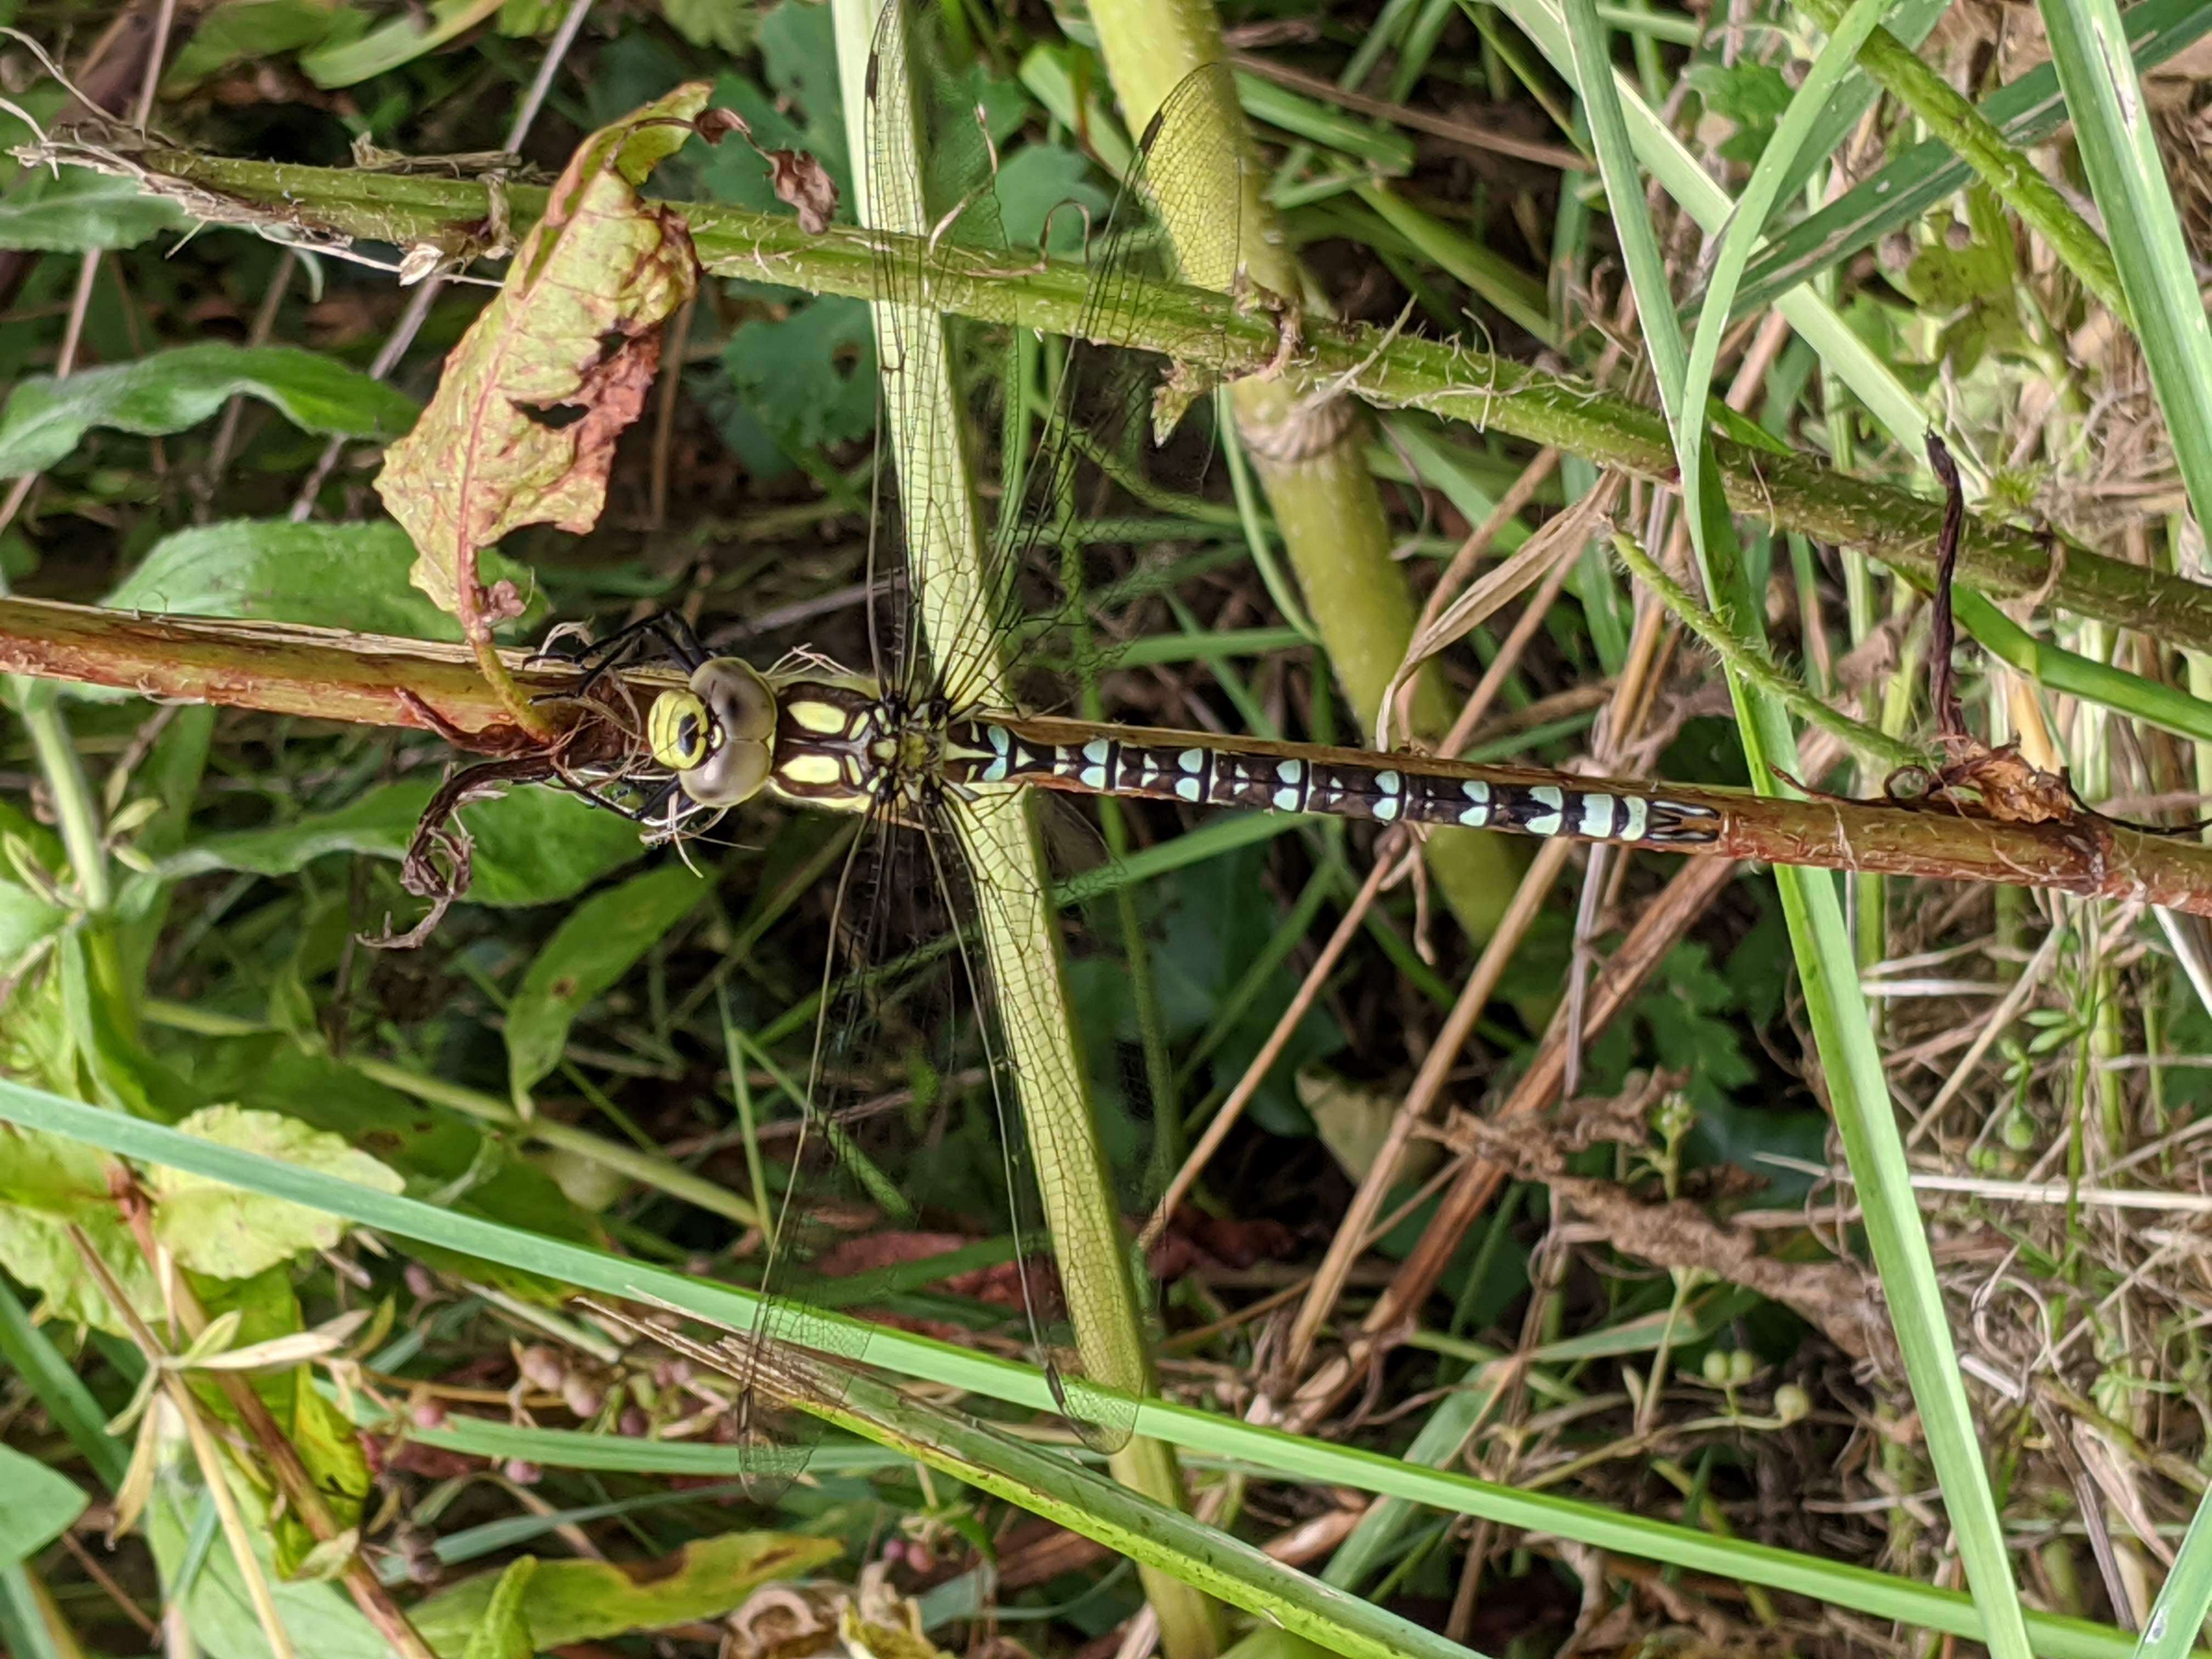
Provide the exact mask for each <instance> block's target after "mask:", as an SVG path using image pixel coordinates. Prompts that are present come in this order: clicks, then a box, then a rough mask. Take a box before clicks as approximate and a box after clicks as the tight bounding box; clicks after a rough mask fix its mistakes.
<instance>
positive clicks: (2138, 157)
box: [2039, 0, 2212, 524]
mask: <svg viewBox="0 0 2212 1659" xmlns="http://www.w3.org/2000/svg"><path fill="white" fill-rule="evenodd" d="M2039 11H2040V13H2041V15H2042V17H2043V24H2044V27H2045V30H2046V31H2047V32H2048V33H2049V35H2050V38H2051V64H2052V66H2053V67H2054V68H2056V69H2057V71H2058V84H2059V85H2060V87H2062V88H2064V90H2065V94H2066V108H2067V112H2068V113H2069V114H2070V115H2071V116H2072V117H2073V120H2074V141H2075V149H2077V150H2079V152H2080V153H2081V167H2082V171H2083V172H2084V173H2087V175H2088V179H2089V190H2090V193H2091V194H2092V195H2093V196H2094V197H2096V200H2097V206H2098V207H2099V209H2100V210H2101V211H2102V212H2103V215H2104V220H2105V228H2106V234H2107V235H2108V236H2110V237H2111V239H2112V258H2113V260H2114V261H2115V263H2116V264H2118V268H2119V279H2120V285H2121V287H2122V288H2123V289H2124V290H2125V292H2126V295H2127V305H2128V309H2129V312H2130V314H2131V316H2132V318H2133V319H2134V323H2135V328H2136V336H2137V337H2138V338H2139V339H2140V340H2141V341H2142V356H2143V367H2144V368H2147V369H2148V370H2149V372H2150V383H2151V389H2152V391H2153V392H2155V393H2156V394H2157V397H2158V403H2159V408H2160V410H2161V411H2162V412H2163V413H2164V415H2165V416H2166V435H2167V438H2168V441H2170V442H2171V443H2172V447H2173V459H2174V465H2175V466H2176V468H2177V469H2178V470H2179V471H2180V474H2181V479H2182V483H2183V484H2184V485H2185V487H2186V488H2187V489H2188V491H2189V499H2190V502H2191V506H2192V507H2194V508H2195V509H2196V513H2197V522H2198V523H2199V524H2207V523H2212V328H2208V327H2207V325H2206V324H2205V319H2204V301H2203V298H2202V297H2201V296H2200V295H2199V294H2198V292H2197V270H2196V265H2195V263H2194V262H2193V260H2192V259H2191V256H2190V252H2189V244H2188V240H2187V239H2186V238H2185V236H2184V234H2183V233H2182V228H2181V217H2180V214H2179V211H2178V210H2176V209H2175V207H2174V203H2173V192H2172V190H2171V189H2170V188H2169V187H2168V186H2167V184H2166V163H2165V160H2164V158H2163V157H2162V156H2161V155H2160V153H2159V146H2158V135H2157V131H2156V128H2155V126H2154V123H2153V121H2152V118H2151V109H2150V106H2149V104H2148V102H2147V101H2146V100H2145V98H2144V95H2143V88H2142V81H2141V80H2140V78H2139V77H2138V76H2136V70H2135V65H2134V64H2133V62H2132V61H2131V60H2130V58H2129V56H2128V46H2127V31H2126V29H2125V28H2124V27H2123V25H2122V24H2121V21H2120V13H2119V8H2118V6H2117V5H2116V4H2114V3H2113V0H2059V3H2045V4H2044V5H2042V6H2040V7H2039Z"/></svg>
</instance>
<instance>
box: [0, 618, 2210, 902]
mask: <svg viewBox="0 0 2212 1659" xmlns="http://www.w3.org/2000/svg"><path fill="white" fill-rule="evenodd" d="M525 661H526V659H525V658H523V657H522V656H521V655H520V654H519V653H507V656H506V657H505V658H504V659H502V660H501V667H502V668H503V669H505V670H507V671H509V672H514V671H517V670H520V692H521V693H523V694H525V695H526V694H527V693H528V692H530V691H532V690H557V689H559V688H560V687H562V685H564V684H571V683H573V681H572V677H571V676H570V675H568V673H567V672H565V671H531V670H529V669H527V668H525V667H523V666H522V665H523V664H524V662H525ZM0 671H4V672H11V673H19V674H36V675H40V676H44V677H46V678H55V679H68V680H77V681H81V682H84V683H86V684H94V685H109V686H119V687H122V688H123V689H125V690H134V691H137V692H138V693H140V694H141V695H142V696H149V697H162V698H169V699H173V700H177V701H180V702H220V703H228V704H230V705H232V706H234V707H238V708H260V709H266V710H268V711H270V713H272V714H306V715H311V716H314V717H317V718H319V719H323V720H353V721H359V722H363V723H368V724H372V725H380V726H410V727H416V728H418V729H424V730H431V731H438V732H441V733H443V734H445V735H447V736H448V737H450V736H452V735H453V734H454V733H459V734H462V735H463V736H465V738H466V740H467V743H468V746H470V747H471V748H473V749H476V750H479V751H480V752H483V753H486V754H495V755H520V754H526V753H529V752H532V750H538V751H543V750H545V748H546V747H547V745H546V744H544V743H543V742H541V741H539V740H538V739H537V738H533V737H532V736H531V735H530V734H529V733H527V732H523V731H521V730H520V729H519V728H518V727H517V726H515V725H514V724H513V721H512V720H511V719H510V718H509V717H508V716H509V710H508V708H507V705H506V704H505V703H504V702H502V701H501V698H500V697H499V696H498V694H497V693H496V692H495V691H494V690H493V689H492V688H491V687H490V686H489V685H487V684H485V682H484V680H483V676H482V675H481V674H480V673H478V672H477V669H476V667H475V665H474V663H473V662H472V661H471V657H470V653H468V652H467V650H466V648H465V647H454V646H439V645H433V644H429V643H427V642H425V641H416V640H395V639H390V638H386V637H384V636H381V635H368V634H343V633H337V632H334V631H331V630H328V629H304V628H295V627H287V626H283V625H277V624H271V623H238V622H218V621H213V620H208V619H201V618H192V617H144V616H140V615H137V614H136V613H133V612H129V611H100V610H94V609H90V608H88V607H85V606H82V605H57V604H53V603H52V602H49V601H42V600H36V599H0ZM1059 724H1066V723H1065V722H1061V723H1059ZM1030 728H1035V729H1036V730H1037V731H1039V732H1046V731H1048V730H1055V729H1057V726H1056V724H1055V723H1054V721H1052V720H1048V719H1043V718H1032V719H1029V720H1025V721H1024V730H1029V729H1030ZM1071 729H1073V728H1071ZM1086 729H1087V728H1086ZM605 730H606V731H607V732H608V733H609V737H610V738H612V737H613V736H614V735H615V734H614V733H613V730H612V728H611V727H607V728H605ZM586 735H589V734H586ZM1173 735H1175V736H1176V737H1177V738H1178V740H1182V741H1188V742H1192V743H1197V744H1201V745H1210V744H1214V743H1215V742H1217V741H1218V740H1216V739H1212V738H1200V737H1199V736H1196V735H1195V734H1188V733H1179V734H1173ZM1239 746H1240V747H1242V748H1248V749H1251V750H1261V751H1267V752H1273V751H1275V750H1281V751H1282V752H1283V753H1285V754H1291V753H1296V754H1297V755H1299V756H1301V757H1316V756H1318V757H1323V758H1326V757H1328V756H1331V755H1334V754H1337V753H1339V752H1340V751H1336V750H1321V749H1318V748H1315V747H1313V746H1310V745H1305V744H1290V745H1285V744H1266V743H1261V742H1258V741H1250V742H1240V744H1239ZM1346 752H1348V751H1346ZM564 758H565V759H566V760H568V762H570V763H576V762H580V761H585V760H588V759H590V758H592V757H590V756H586V755H585V754H582V753H580V752H579V751H577V750H574V748H573V747H572V748H570V749H569V750H568V751H567V753H566V754H565V755H564ZM1450 766H1451V763H1436V766H1435V768H1434V769H1450ZM1468 770H1469V771H1470V774H1471V775H1474V774H1478V773H1479V775H1482V776H1486V777H1492V778H1502V777H1509V776H1512V775H1516V774H1514V773H1513V772H1512V771H1511V769H1503V768H1495V767H1488V768H1480V769H1468ZM1531 776H1533V777H1535V778H1536V779H1537V780H1538V781H1554V779H1553V775H1550V774H1532V775H1531ZM1589 782H1590V784H1591V785H1592V787H1601V788H1602V787H1607V786H1606V784H1605V781H1603V780H1591V781H1589ZM1615 787H1619V788H1620V789H1623V790H1627V791H1631V792H1633V793H1644V794H1648V793H1651V791H1652V788H1653V787H1654V786H1650V785H1645V784H1640V783H1639V784H1621V785H1618V786H1615ZM1658 787H1660V788H1662V789H1663V790H1664V793H1666V794H1667V795H1668V797H1669V798H1671V799H1679V800H1682V801H1686V802H1692V803H1696V804H1700V805H1710V806H1711V807H1713V808H1714V809H1715V810H1716V811H1718V812H1719V813H1720V814H1721V815H1722V820H1723V827H1722V829H1721V833H1720V836H1719V839H1718V840H1717V842H1713V843H1712V844H1711V846H1709V847H1707V848H1701V849H1699V850H1701V851H1705V852H1709V853H1712V854H1720V855H1722V856H1724V857H1729V858H1737V859H1756V860H1762V861H1764V862H1765V863H1769V864H1796V865H1807V866H1814V867H1818V868H1823V869H1830V870H1853V871H1878V872H1884V873H1887V874H1891V875H1903V876H1919V877H1923V878H1932V879H1935V880H1939V881H1986V882H1998V883H2002V884H2007V885H2010V886H2021V887H2055V888H2057V889H2059V890H2063V891H2065V892H2069V893H2074V894H2076V895H2079V896H2083V897H2102V898H2112V899H2129V900H2134V901H2136V902H2141V903H2147V904H2158V905H2164V906H2166V907H2168V908H2172V909H2177V910H2182V911H2185V912H2188V913H2189V914H2191V915H2212V848H2204V847H2203V846H2200V845H2197V843H2195V842H2185V841H2173V840H2166V839H2163V838H2161V837H2159V836H2149V835H2145V834H2143V833H2142V832H2141V831H2140V830H2136V829H2130V828H2128V827H2127V826H2125V825H2124V824H2119V823H2113V822H2112V821H2111V820H2110V819H2106V818H2102V817H2097V816H2096V815H2095V814H2093V813H2088V812H2076V813H2075V814H2074V815H2073V816H2071V817H2067V818H2064V819H2062V820H2059V821H2057V822H2051V823H2001V822H1997V821H1995V820H1993V819H1990V818H1983V817H1967V816H1966V815H1965V814H1964V813H1962V812H1960V811H1956V810H1954V809H1952V808H1950V807H1948V806H1946V805H1942V803H1941V802H1940V801H1939V802H1936V803H1931V804H1929V805H1924V806H1922V807H1920V808H1918V809H1917V810H1915V809H1909V808H1906V807H1903V806H1897V805H1888V804H1886V803H1868V802H1857V801H1837V800H1811V801H1806V800H1782V799H1771V798H1763V797H1758V796H1752V795H1746V794H1741V793H1730V792H1727V791H1722V790H1713V789H1702V788H1697V787H1690V786H1681V787H1677V786H1674V785H1671V784H1668V785H1663V786H1658Z"/></svg>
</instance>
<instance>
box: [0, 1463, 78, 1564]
mask: <svg viewBox="0 0 2212 1659" xmlns="http://www.w3.org/2000/svg"><path fill="white" fill-rule="evenodd" d="M0 1492H5V1493H7V1494H8V1501H7V1502H6V1503H4V1504H0V1567H12V1566H14V1565H15V1564H16V1563H17V1562H19V1561H27V1560H29V1559H31V1557H33V1555H35V1554H37V1553H39V1552H40V1550H42V1549H44V1548H46V1546H47V1545H49V1544H51V1543H52V1542H53V1541H54V1540H55V1539H57V1538H58V1537H60V1536H61V1535H62V1534H64V1532H66V1531H68V1530H69V1527H70V1522H73V1521H75V1520H76V1518H77V1516H80V1515H82V1514H83V1513H84V1506H85V1503H86V1498H85V1495H84V1492H83V1491H82V1488H80V1487H79V1486H78V1485H77V1484H76V1481H74V1480H70V1478H69V1477H68V1476H67V1475H65V1474H56V1473H55V1472H54V1471H53V1470H52V1469H50V1468H47V1467H46V1465H45V1464H44V1463H41V1462H39V1461H38V1460H37V1459H36V1458H33V1457H26V1456H25V1455H23V1454H22V1453H21V1452H19V1451H17V1450H16V1449H15V1448H14V1447H12V1446H4V1445H0Z"/></svg>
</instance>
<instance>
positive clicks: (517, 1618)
mask: <svg viewBox="0 0 2212 1659" xmlns="http://www.w3.org/2000/svg"><path fill="white" fill-rule="evenodd" d="M537 1571H538V1558H537V1557H536V1556H534V1555H526V1556H523V1557H522V1558H521V1559H519V1560H514V1561H510V1562H508V1563H507V1568H506V1571H503V1572H501V1574H500V1576H499V1583H496V1584H495V1585H494V1586H493V1587H492V1592H491V1603H490V1605H489V1607H485V1608H484V1615H483V1621H482V1622H481V1623H480V1624H478V1625H477V1627H476V1628H475V1629H474V1630H472V1631H471V1632H469V1644H468V1646H467V1647H465V1648H464V1649H463V1650H461V1659H530V1656H531V1655H532V1654H533V1653H535V1652H536V1651H537V1650H538V1644H536V1643H535V1642H533V1641H532V1640H531V1638H530V1620H529V1619H528V1618H527V1617H526V1615H525V1614H524V1612H523V1607H522V1593H523V1592H524V1591H525V1590H526V1589H529V1588H530V1581H531V1578H532V1577H533V1576H534V1575H535V1574H536V1573H537Z"/></svg>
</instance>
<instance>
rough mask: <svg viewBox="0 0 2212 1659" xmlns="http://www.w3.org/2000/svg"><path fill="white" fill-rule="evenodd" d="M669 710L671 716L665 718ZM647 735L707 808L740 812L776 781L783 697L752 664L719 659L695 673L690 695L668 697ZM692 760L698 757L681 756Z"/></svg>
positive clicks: (658, 703) (660, 703)
mask: <svg viewBox="0 0 2212 1659" xmlns="http://www.w3.org/2000/svg"><path fill="white" fill-rule="evenodd" d="M678 704H680V705H682V706H681V707H671V705H678ZM664 708H669V710H670V712H669V714H668V715H667V717H666V719H665V720H664V719H663V717H662V711H663V709H664ZM694 721H696V726H695V725H694V724H693V723H692V722H694ZM646 737H647V740H648V741H649V742H650V743H651V744H652V745H653V758H654V759H655V760H656V761H658V762H659V763H661V764H662V765H663V766H665V767H667V768H668V769H670V770H671V771H672V772H674V773H675V774H676V775H677V777H678V780H679V781H681V782H682V784H683V786H684V793H685V794H687V795H689V796H690V797H691V799H693V800H696V801H697V802H698V803H699V804H700V805H702V806H735V805H738V802H740V801H745V800H750V799H752V798H753V797H754V796H755V795H757V794H758V793H760V792H761V787H762V786H763V784H765V783H767V781H768V775H769V764H770V762H771V761H772V759H773V758H774V754H775V691H774V690H773V689H771V688H770V686H769V683H768V681H767V680H766V679H765V678H763V677H762V675H761V672H760V671H759V670H758V669H757V668H755V667H754V666H753V665H751V664H750V663H747V662H741V661H739V660H738V659H737V658H735V657H715V658H713V659H710V660H708V661H707V662H704V663H702V664H701V665H699V667H698V668H697V669H696V671H694V672H693V673H692V676H691V689H690V690H689V691H667V692H663V693H662V694H661V696H660V697H659V699H658V700H657V701H656V702H654V703H653V711H652V713H651V714H649V715H648V716H647V720H646ZM687 738H689V739H690V743H689V744H687V743H686V741H685V740H686V739H687ZM664 744H665V748H664ZM687 754H688V755H690V756H691V757H692V758H690V759H689V760H688V761H686V760H684V759H683V758H680V757H682V756H684V755H687Z"/></svg>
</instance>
